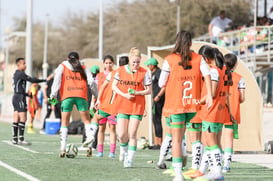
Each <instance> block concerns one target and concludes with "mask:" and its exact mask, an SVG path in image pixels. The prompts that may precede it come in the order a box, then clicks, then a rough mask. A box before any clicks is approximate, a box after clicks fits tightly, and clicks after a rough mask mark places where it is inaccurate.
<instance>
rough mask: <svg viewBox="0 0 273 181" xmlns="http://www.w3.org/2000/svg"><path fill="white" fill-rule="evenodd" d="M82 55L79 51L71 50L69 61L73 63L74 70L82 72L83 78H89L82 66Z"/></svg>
mask: <svg viewBox="0 0 273 181" xmlns="http://www.w3.org/2000/svg"><path fill="white" fill-rule="evenodd" d="M79 59H80V57H79V54H78V53H77V52H70V53H69V55H68V61H69V63H70V64H71V65H72V67H73V69H74V72H79V73H80V74H81V77H82V79H84V80H85V81H86V80H87V76H86V74H85V71H84V70H83V68H82V65H81V62H80V61H79Z"/></svg>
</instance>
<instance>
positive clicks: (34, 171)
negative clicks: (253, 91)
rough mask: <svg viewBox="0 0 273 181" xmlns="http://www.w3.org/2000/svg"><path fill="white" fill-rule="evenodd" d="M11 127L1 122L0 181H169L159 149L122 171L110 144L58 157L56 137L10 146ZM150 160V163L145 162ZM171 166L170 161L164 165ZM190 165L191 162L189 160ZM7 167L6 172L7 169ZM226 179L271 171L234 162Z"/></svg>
mask: <svg viewBox="0 0 273 181" xmlns="http://www.w3.org/2000/svg"><path fill="white" fill-rule="evenodd" d="M10 139H11V127H10V124H6V123H2V122H1V123H0V140H1V141H0V180H1V181H23V180H33V181H35V180H37V181H38V180H43V181H52V180H54V181H68V180H69V181H70V180H80V181H85V180H86V181H87V180H88V181H146V180H147V181H161V180H172V177H171V176H169V175H164V174H162V172H163V170H157V169H155V163H156V161H157V159H158V154H159V151H158V150H138V151H137V153H136V157H135V161H134V165H133V166H134V167H133V168H131V169H124V168H123V163H122V162H119V160H118V154H119V147H118V146H117V158H115V159H110V158H108V153H109V145H105V150H104V154H105V155H104V157H103V158H96V156H95V154H96V153H94V156H93V157H91V158H87V157H86V156H85V152H84V151H79V155H78V156H77V157H76V158H74V159H68V158H59V136H58V135H40V134H34V135H30V134H26V139H27V140H29V141H31V142H32V143H33V145H31V146H24V147H23V146H14V145H11V144H10ZM68 143H75V144H76V145H78V146H80V143H81V136H69V137H68ZM150 160H153V161H154V163H153V164H148V163H147V161H150ZM167 164H168V165H171V163H170V162H167ZM188 166H190V159H189V160H188ZM8 168H9V169H8ZM225 180H232V181H237V180H248V181H250V180H253V181H254V180H262V181H267V180H268V181H272V180H273V170H272V169H268V168H264V167H260V166H256V165H254V164H242V163H237V162H233V164H232V172H231V173H229V174H226V175H225Z"/></svg>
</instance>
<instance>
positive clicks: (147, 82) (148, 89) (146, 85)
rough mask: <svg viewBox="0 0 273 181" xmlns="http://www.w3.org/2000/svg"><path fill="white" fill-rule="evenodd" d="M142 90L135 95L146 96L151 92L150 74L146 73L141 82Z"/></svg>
mask: <svg viewBox="0 0 273 181" xmlns="http://www.w3.org/2000/svg"><path fill="white" fill-rule="evenodd" d="M143 85H144V90H142V91H135V95H143V96H144V95H148V94H151V92H152V77H151V72H150V71H147V72H146V74H145V77H144V80H143Z"/></svg>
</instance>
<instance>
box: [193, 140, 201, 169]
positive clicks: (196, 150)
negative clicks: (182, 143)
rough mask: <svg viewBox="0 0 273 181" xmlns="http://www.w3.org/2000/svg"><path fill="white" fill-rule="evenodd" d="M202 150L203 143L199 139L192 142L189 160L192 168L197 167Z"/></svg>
mask: <svg viewBox="0 0 273 181" xmlns="http://www.w3.org/2000/svg"><path fill="white" fill-rule="evenodd" d="M202 151H203V145H202V143H201V142H200V141H196V142H194V143H192V161H191V167H192V168H193V169H196V170H197V169H198V168H199V167H200V164H201V159H202Z"/></svg>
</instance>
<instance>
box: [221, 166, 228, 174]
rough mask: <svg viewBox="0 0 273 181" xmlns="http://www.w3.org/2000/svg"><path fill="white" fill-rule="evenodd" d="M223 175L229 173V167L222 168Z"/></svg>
mask: <svg viewBox="0 0 273 181" xmlns="http://www.w3.org/2000/svg"><path fill="white" fill-rule="evenodd" d="M222 172H223V173H228V172H230V167H224V168H223V170H222Z"/></svg>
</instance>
